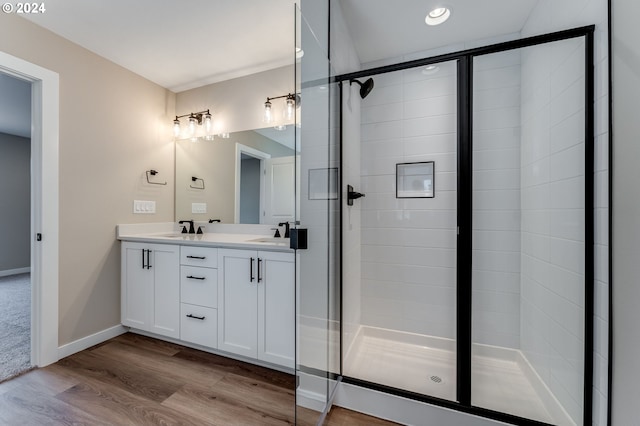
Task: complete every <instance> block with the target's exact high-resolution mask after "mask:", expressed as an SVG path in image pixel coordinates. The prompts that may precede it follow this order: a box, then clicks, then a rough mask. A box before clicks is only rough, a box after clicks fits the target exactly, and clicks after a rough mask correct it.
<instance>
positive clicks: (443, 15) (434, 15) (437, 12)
mask: <svg viewBox="0 0 640 426" xmlns="http://www.w3.org/2000/svg"><path fill="white" fill-rule="evenodd" d="M449 16H451V9H449V8H446V7H436V8H435V9H433V10H432V11H431V12H429V13H428V14H427V17H426V18H425V19H424V22H425V23H426V24H427V25H440V24H442V23H443V22H444V21H446V20H447V19H449Z"/></svg>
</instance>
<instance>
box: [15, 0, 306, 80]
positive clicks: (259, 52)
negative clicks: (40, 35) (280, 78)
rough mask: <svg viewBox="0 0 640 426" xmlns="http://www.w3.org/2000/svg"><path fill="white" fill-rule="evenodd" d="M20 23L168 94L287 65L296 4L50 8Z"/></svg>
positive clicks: (168, 1) (125, 3)
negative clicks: (58, 37) (57, 37)
mask: <svg viewBox="0 0 640 426" xmlns="http://www.w3.org/2000/svg"><path fill="white" fill-rule="evenodd" d="M20 16H22V17H24V18H26V19H29V20H30V21H33V22H35V23H36V24H38V25H40V26H42V27H44V28H47V29H49V30H51V31H53V32H54V33H56V34H58V35H61V36H62V37H64V38H66V39H68V40H71V41H72V42H74V43H76V44H79V45H80V46H83V47H85V48H86V49H88V50H91V51H92V52H95V53H97V54H98V55H100V56H103V57H105V58H107V59H109V60H111V61H112V62H115V63H116V64H119V65H121V66H123V67H125V68H127V69H129V70H131V71H133V72H135V73H136V74H139V75H141V76H143V77H146V78H147V79H149V80H151V81H153V82H155V83H157V84H159V85H161V86H163V87H166V88H167V89H169V90H172V91H174V92H181V91H183V90H188V89H191V88H194V87H199V86H204V85H206V84H211V83H215V82H217V81H222V80H228V79H231V78H235V77H241V76H243V75H248V74H253V73H256V72H260V71H265V70H268V69H273V68H277V67H280V66H284V65H288V64H292V63H293V53H292V52H293V46H294V0H188V1H180V0H133V1H132V0H109V1H105V0H56V1H54V2H49V3H47V11H46V13H42V14H30V15H20Z"/></svg>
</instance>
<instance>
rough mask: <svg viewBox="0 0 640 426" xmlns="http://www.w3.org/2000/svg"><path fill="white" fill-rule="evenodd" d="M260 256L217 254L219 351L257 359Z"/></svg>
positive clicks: (241, 252) (245, 252)
mask: <svg viewBox="0 0 640 426" xmlns="http://www.w3.org/2000/svg"><path fill="white" fill-rule="evenodd" d="M257 284H258V283H257V253H256V252H255V251H253V250H232V249H228V250H227V249H220V250H218V349H220V350H223V351H227V352H231V353H235V354H238V355H244V356H248V357H251V358H256V357H257V348H256V345H257V332H258V330H257V327H256V320H257V310H258V307H257V303H258V295H257V288H256V286H257Z"/></svg>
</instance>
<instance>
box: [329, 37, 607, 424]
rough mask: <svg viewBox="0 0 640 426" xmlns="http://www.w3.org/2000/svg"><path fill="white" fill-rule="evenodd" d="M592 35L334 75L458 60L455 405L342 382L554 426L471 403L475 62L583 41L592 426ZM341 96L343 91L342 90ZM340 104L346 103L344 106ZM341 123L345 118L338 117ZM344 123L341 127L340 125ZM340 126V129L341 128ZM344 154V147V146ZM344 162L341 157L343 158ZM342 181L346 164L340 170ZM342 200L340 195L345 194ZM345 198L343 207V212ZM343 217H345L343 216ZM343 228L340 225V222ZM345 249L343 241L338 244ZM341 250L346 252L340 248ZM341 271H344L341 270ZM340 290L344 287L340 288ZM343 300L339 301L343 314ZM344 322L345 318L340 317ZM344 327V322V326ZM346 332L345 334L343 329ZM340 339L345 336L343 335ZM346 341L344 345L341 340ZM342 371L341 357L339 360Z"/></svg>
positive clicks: (526, 41)
mask: <svg viewBox="0 0 640 426" xmlns="http://www.w3.org/2000/svg"><path fill="white" fill-rule="evenodd" d="M594 31H595V25H589V26H584V27H578V28H573V29H569V30H564V31H558V32H554V33H549V34H543V35H539V36H533V37H527V38H523V39H519V40H512V41H507V42H503V43H497V44H493V45H489V46H483V47H478V48H474V49H468V50H463V51H459V52H454V53H447V54H443V55H438V56H433V57H429V58H423V59H417V60H412V61H407V62H401V63H397V64H392V65H387V66H383V67H376V68H371V69H368V70H363V71H358V72H354V73H348V74H343V75H339V76H336V77H334V79H333V81H334V82H336V83H341V82H343V81H347V82H348V81H349V80H352V79H358V78H363V77H370V76H372V75H376V74H385V73H389V72H394V71H401V70H405V69H408V68H414V67H424V66H427V65H434V64H437V63H441V62H447V61H456V62H457V72H458V74H457V102H458V106H457V132H458V141H457V148H458V186H457V215H458V216H457V222H458V239H457V253H456V256H457V282H456V287H457V289H456V320H457V323H456V351H457V356H456V364H457V365H456V370H457V374H456V376H457V378H456V380H457V382H456V392H457V398H456V399H457V401H449V400H446V399H442V398H437V397H433V396H429V395H424V394H419V393H415V392H410V391H406V390H402V389H397V388H392V387H389V386H385V385H381V384H379V383H372V382H368V381H364V380H360V379H356V378H353V377H346V376H344V377H342V381H343V382H344V383H351V384H354V385H358V386H362V387H366V388H370V389H374V390H378V391H382V392H386V393H390V394H393V395H397V396H401V397H405V398H409V399H414V400H418V401H421V402H426V403H429V404H433V405H437V406H441V407H446V408H449V409H453V410H457V411H461V412H465V413H469V414H474V415H478V416H482V417H486V418H489V419H493V420H498V421H502V422H506V423H511V424H516V425H527V426H528V425H537V426H550V425H548V424H547V423H543V422H539V421H536V420H531V419H526V418H523V417H519V416H515V415H511V414H507V413H502V412H499V411H494V410H490V409H486V408H481V407H477V406H473V405H472V404H471V370H472V367H471V358H472V354H471V349H472V319H471V316H472V280H471V265H472V229H473V227H472V218H473V217H472V212H473V205H472V183H473V182H472V172H473V155H472V153H473V59H474V58H475V57H478V56H483V55H489V54H494V53H500V52H505V51H509V50H514V49H522V48H526V47H531V46H537V45H541V44H546V43H551V42H557V41H562V40H568V39H572V38H580V37H584V39H585V64H584V65H585V117H584V126H585V127H584V132H585V133H584V135H585V194H584V197H585V198H584V199H585V212H584V213H585V253H584V259H585V271H584V272H585V274H584V275H585V283H584V290H585V318H584V323H585V336H584V342H585V345H584V350H585V352H584V396H583V398H584V412H583V425H591V423H592V418H593V395H592V391H593V362H594V356H593V349H594V348H593V345H594V336H593V334H594V320H593V315H594V211H593V207H594V175H593V172H594V152H593V150H594V138H595V128H594V126H595V123H594V102H595V88H594V79H595V76H594V66H595V64H594ZM340 97H342V90H341V91H340ZM340 105H342V102H340ZM340 119H341V120H342V114H340ZM341 124H342V123H341ZM340 127H342V126H340ZM340 149H341V150H342V143H340ZM340 158H341V161H342V153H341V155H340ZM340 174H341V176H340V181H341V182H342V165H341V167H340ZM341 197H342V194H341ZM342 201H343V200H341V203H340V206H341V210H342V208H343V207H342V206H343V204H344V203H343V202H342ZM340 217H342V214H340ZM341 227H342V224H341ZM340 244H341V245H342V241H341V243H340ZM341 251H342V250H341ZM341 269H342V268H341ZM341 288H342V286H341ZM342 309H343V306H342V297H341V310H342ZM340 317H341V318H342V314H341V315H340ZM341 327H342V324H341ZM341 331H342V330H341ZM341 335H342V333H341ZM341 343H342V342H341ZM340 370H341V372H342V357H341V358H340Z"/></svg>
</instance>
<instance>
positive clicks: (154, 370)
mask: <svg viewBox="0 0 640 426" xmlns="http://www.w3.org/2000/svg"><path fill="white" fill-rule="evenodd" d="M294 386H295V377H294V376H292V375H289V374H285V373H281V372H278V371H274V370H270V369H267V368H264V367H260V366H256V365H253V364H248V363H244V362H240V361H236V360H233V359H229V358H225V357H221V356H217V355H213V354H209V353H206V352H201V351H198V350H195V349H190V348H186V347H183V346H180V345H176V344H173V343H168V342H164V341H161V340H156V339H151V338H148V337H144V336H140V335H136V334H132V333H127V334H123V335H121V336H118V337H116V338H114V339H111V340H109V341H107V342H104V343H102V344H100V345H97V346H94V347H92V348H90V349H87V350H85V351H82V352H79V353H77V354H75V355H72V356H70V357H67V358H65V359H62V360H60V361H59V362H57V363H56V364H53V365H50V366H48V367H45V368H42V369H37V370H34V371H31V372H29V373H27V374H24V375H22V376H20V377H17V378H15V379H13V380H9V381H6V382H4V383H0V425H12V426H13V425H123V426H124V425H132V426H134V425H135V426H137V425H194V426H198V425H212V426H218V425H220V426H229V425H243V426H249V425H274V426H278V425H293V424H296V421H297V424H298V425H305V426H306V425H315V424H316V421H317V418H318V414H319V413H316V412H313V411H310V410H305V409H298V413H297V414H298V416H297V419H296V410H295V405H294V404H295V396H294ZM324 424H325V425H329V426H346V425H350V426H351V425H355V426H360V425H361V426H365V425H367V426H385V425H392V424H394V423H390V422H387V421H384V420H381V419H377V418H374V417H369V416H366V415H364V414H360V413H356V412H353V411H349V410H345V409H343V408H340V407H334V408H333V409H332V410H331V412H330V413H329V415H328V416H327V419H326V421H325V423H324Z"/></svg>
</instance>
